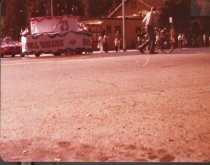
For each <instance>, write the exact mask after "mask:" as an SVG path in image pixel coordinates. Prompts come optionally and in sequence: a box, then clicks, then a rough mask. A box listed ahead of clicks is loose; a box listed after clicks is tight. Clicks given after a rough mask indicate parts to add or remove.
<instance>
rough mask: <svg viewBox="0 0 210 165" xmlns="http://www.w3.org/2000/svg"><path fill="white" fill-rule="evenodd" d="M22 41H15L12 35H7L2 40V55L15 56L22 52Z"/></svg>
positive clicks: (0, 51)
mask: <svg viewBox="0 0 210 165" xmlns="http://www.w3.org/2000/svg"><path fill="white" fill-rule="evenodd" d="M21 49H22V47H21V43H20V42H18V41H13V40H12V39H11V37H5V38H4V39H2V40H1V44H0V54H1V57H4V56H5V55H11V56H12V57H15V55H17V54H21Z"/></svg>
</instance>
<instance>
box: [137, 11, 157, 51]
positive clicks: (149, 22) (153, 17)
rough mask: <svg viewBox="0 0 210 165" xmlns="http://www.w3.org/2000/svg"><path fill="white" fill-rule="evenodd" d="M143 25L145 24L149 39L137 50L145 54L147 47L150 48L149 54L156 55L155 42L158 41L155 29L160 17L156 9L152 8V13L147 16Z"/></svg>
mask: <svg viewBox="0 0 210 165" xmlns="http://www.w3.org/2000/svg"><path fill="white" fill-rule="evenodd" d="M142 23H143V24H145V29H146V33H147V36H148V39H147V40H146V41H145V42H144V43H143V44H141V45H140V46H139V47H138V48H137V49H138V50H139V51H140V52H141V53H144V48H145V47H146V46H149V53H150V54H156V52H155V51H154V50H155V40H156V35H155V27H156V26H157V24H158V15H157V12H156V9H155V8H154V7H152V8H151V11H150V12H148V13H147V14H146V16H145V17H144V19H143V21H142Z"/></svg>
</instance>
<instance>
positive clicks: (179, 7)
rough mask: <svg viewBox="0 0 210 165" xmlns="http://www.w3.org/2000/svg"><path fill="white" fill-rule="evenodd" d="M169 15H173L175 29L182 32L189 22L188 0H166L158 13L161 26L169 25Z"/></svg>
mask: <svg viewBox="0 0 210 165" xmlns="http://www.w3.org/2000/svg"><path fill="white" fill-rule="evenodd" d="M169 17H173V23H174V27H175V29H176V31H178V32H184V31H185V30H186V29H187V27H188V26H189V23H190V18H191V16H190V1H189V0H179V1H177V0H166V1H165V3H164V5H163V8H162V11H161V15H160V23H161V26H162V27H164V26H169Z"/></svg>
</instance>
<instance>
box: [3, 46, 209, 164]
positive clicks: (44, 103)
mask: <svg viewBox="0 0 210 165" xmlns="http://www.w3.org/2000/svg"><path fill="white" fill-rule="evenodd" d="M209 98H210V49H209V48H205V49H183V50H176V51H175V52H174V54H169V55H167V54H158V55H141V54H139V52H137V51H128V52H126V53H108V54H98V53H95V54H92V55H81V56H61V57H52V56H43V57H40V58H35V57H33V56H29V57H25V58H21V57H16V58H3V59H1V142H0V148H1V150H0V155H1V157H2V159H4V160H7V161H136V162H139V161H140V162H147V161H149V162H154V161H155V162H165V161H166V162H180V161H181V162H183V161H184V162H198V161H199V162H205V161H210V156H209V155H210V141H209V139H210V124H209V119H210V101H209Z"/></svg>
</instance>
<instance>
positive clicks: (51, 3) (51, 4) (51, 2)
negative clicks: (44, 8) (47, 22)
mask: <svg viewBox="0 0 210 165" xmlns="http://www.w3.org/2000/svg"><path fill="white" fill-rule="evenodd" d="M50 7H51V16H53V15H54V14H53V0H51V1H50Z"/></svg>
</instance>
